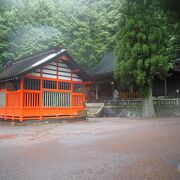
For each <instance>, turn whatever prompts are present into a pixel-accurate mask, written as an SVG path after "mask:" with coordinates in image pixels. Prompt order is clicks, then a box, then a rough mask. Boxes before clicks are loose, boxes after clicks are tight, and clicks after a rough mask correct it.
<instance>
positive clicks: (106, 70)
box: [89, 53, 116, 77]
mask: <svg viewBox="0 0 180 180" xmlns="http://www.w3.org/2000/svg"><path fill="white" fill-rule="evenodd" d="M115 62H116V60H115V56H114V54H113V53H106V54H105V55H104V57H103V59H102V61H101V62H100V63H99V64H97V65H96V66H95V67H94V68H93V69H91V70H90V71H89V74H90V75H91V76H92V77H98V76H101V75H106V74H113V73H114V66H115Z"/></svg>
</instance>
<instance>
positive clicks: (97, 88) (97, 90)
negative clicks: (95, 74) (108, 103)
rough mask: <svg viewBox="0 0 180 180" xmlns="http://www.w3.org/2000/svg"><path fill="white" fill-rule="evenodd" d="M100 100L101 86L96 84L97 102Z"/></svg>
mask: <svg viewBox="0 0 180 180" xmlns="http://www.w3.org/2000/svg"><path fill="white" fill-rule="evenodd" d="M98 99H99V84H96V100H98Z"/></svg>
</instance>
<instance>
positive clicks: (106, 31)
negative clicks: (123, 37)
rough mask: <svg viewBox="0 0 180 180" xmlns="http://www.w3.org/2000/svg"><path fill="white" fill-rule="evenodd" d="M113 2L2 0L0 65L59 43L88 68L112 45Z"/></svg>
mask: <svg viewBox="0 0 180 180" xmlns="http://www.w3.org/2000/svg"><path fill="white" fill-rule="evenodd" d="M115 2H116V1H112V0H109V1H106V0H99V1H90V0H89V1H83V0H77V1H74V0H66V1H63V0H39V1H36V0H31V1H28V0H8V1H5V0H3V1H2V5H3V6H1V7H2V10H1V15H0V32H1V35H0V40H1V41H0V42H1V44H0V53H1V55H0V62H1V64H3V63H2V62H4V61H7V60H14V59H18V58H21V57H22V56H27V55H30V54H32V53H35V52H37V51H40V50H43V49H48V48H49V47H52V46H56V45H60V44H63V45H64V46H65V47H66V48H67V49H68V50H69V51H70V52H71V53H72V55H73V56H74V57H75V58H76V59H78V61H79V63H80V64H82V65H83V66H84V67H86V68H87V67H88V68H89V67H92V66H93V65H95V64H96V63H97V62H98V61H99V60H100V59H101V58H102V56H103V54H104V53H105V52H107V51H112V50H113V48H114V35H115V33H116V30H115V29H116V27H115V26H117V16H115V14H116V13H118V12H117V11H116V8H114V5H115ZM7 3H8V4H7ZM112 7H113V8H112Z"/></svg>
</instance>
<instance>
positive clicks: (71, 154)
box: [0, 118, 180, 180]
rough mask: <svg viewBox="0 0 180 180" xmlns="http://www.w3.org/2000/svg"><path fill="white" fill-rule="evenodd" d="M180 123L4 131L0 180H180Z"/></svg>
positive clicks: (122, 121) (94, 122)
mask: <svg viewBox="0 0 180 180" xmlns="http://www.w3.org/2000/svg"><path fill="white" fill-rule="evenodd" d="M178 165H180V119H177V118H174V119H173V118H171V119H170V118H167V119H165V118H162V119H148V120H143V119H126V118H92V119H89V120H88V121H79V122H73V123H54V124H44V125H34V126H32V125H31V126H22V127H19V126H15V127H8V126H0V180H121V179H122V180H131V179H132V180H141V179H142V180H151V179H152V180H179V179H180V171H179V170H178V168H177V167H178Z"/></svg>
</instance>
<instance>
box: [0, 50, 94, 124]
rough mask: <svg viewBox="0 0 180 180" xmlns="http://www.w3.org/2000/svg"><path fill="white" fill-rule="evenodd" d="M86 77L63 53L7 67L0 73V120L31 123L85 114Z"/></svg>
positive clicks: (39, 57) (48, 53) (27, 59)
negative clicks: (35, 120) (80, 112)
mask: <svg viewBox="0 0 180 180" xmlns="http://www.w3.org/2000/svg"><path fill="white" fill-rule="evenodd" d="M89 83H91V79H90V77H89V76H88V75H87V74H86V73H85V72H84V71H83V70H82V69H81V68H80V67H79V66H78V65H77V64H76V62H75V61H74V60H73V58H72V57H71V56H70V55H69V54H68V53H67V52H66V50H65V49H53V50H50V51H48V52H44V53H40V54H37V55H34V56H31V57H28V58H25V59H22V60H19V61H14V62H12V63H9V64H8V65H7V67H6V68H4V71H3V72H2V73H0V118H1V119H3V120H19V121H23V120H32V119H39V120H42V119H45V118H62V117H77V116H78V112H79V111H84V110H85V88H86V87H85V86H86V85H87V84H89Z"/></svg>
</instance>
